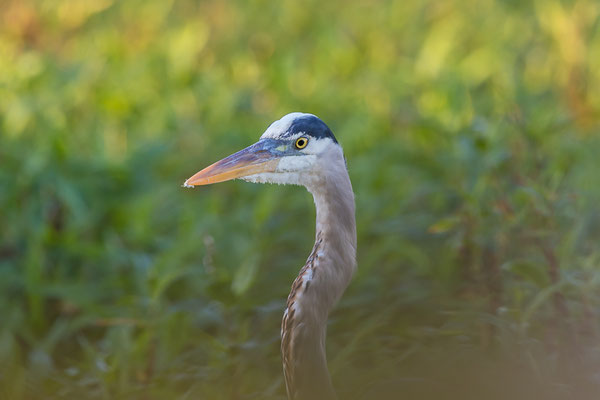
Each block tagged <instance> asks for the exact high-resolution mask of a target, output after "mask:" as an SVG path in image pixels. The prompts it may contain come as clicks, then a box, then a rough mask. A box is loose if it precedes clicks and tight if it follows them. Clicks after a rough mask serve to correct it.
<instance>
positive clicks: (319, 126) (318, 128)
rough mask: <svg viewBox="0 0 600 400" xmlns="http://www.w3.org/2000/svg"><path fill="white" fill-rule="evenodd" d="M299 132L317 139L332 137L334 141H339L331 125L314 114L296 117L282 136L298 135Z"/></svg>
mask: <svg viewBox="0 0 600 400" xmlns="http://www.w3.org/2000/svg"><path fill="white" fill-rule="evenodd" d="M298 133H301V134H305V135H308V136H311V137H313V138H315V139H323V138H330V139H331V140H333V142H334V143H337V140H336V139H335V136H333V132H331V130H330V129H329V127H328V126H327V125H325V123H324V122H323V121H321V120H320V119H319V118H317V117H315V116H314V115H308V116H303V117H299V118H296V119H295V120H294V121H293V122H292V124H291V125H290V127H289V128H288V130H287V131H286V132H285V133H284V134H283V135H282V137H286V136H291V135H296V134H298Z"/></svg>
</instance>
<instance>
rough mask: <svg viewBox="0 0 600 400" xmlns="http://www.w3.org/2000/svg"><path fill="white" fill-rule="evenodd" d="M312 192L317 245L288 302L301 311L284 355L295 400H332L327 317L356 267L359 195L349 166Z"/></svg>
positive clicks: (285, 326)
mask: <svg viewBox="0 0 600 400" xmlns="http://www.w3.org/2000/svg"><path fill="white" fill-rule="evenodd" d="M309 190H310V191H311V193H312V194H313V197H314V200H315V205H316V209H317V222H316V231H317V232H316V241H315V246H314V248H313V251H312V253H311V255H310V257H309V259H308V261H307V263H306V265H305V267H304V268H303V269H302V270H301V271H300V275H299V276H298V278H297V279H296V282H294V286H293V287H296V288H297V290H298V292H296V291H295V289H294V288H293V289H292V293H291V294H290V298H289V299H288V310H291V309H293V310H294V311H296V312H297V314H296V316H295V318H296V320H295V321H293V322H292V324H293V326H294V327H293V328H292V330H294V332H293V339H292V343H290V344H291V346H292V348H293V349H292V350H291V352H289V347H288V346H287V343H286V341H285V338H286V336H285V334H284V340H283V341H282V351H283V353H284V360H285V358H286V356H289V355H293V356H292V357H293V359H294V367H293V372H292V374H293V376H292V377H291V378H292V381H293V382H294V384H293V387H294V389H293V394H291V396H290V398H292V399H294V400H309V399H310V400H332V399H335V398H336V396H335V391H334V389H333V385H332V383H331V378H330V376H329V371H328V369H327V360H326V356H325V337H326V330H327V317H328V315H329V311H330V310H331V308H332V307H333V306H334V305H335V303H336V302H337V301H338V300H339V298H340V297H341V295H342V293H343V292H344V290H345V289H346V287H347V286H348V284H349V283H350V279H351V278H352V274H353V273H354V270H355V269H356V260H355V258H356V221H355V216H354V194H353V192H352V185H351V184H350V179H349V178H348V173H347V172H346V170H345V168H344V170H343V174H342V175H341V178H340V174H338V175H337V177H336V179H335V180H329V181H328V180H325V181H324V182H322V184H321V185H319V186H317V187H313V188H309ZM305 279H309V280H310V282H305ZM309 283H310V286H309ZM290 300H291V301H290ZM288 312H291V311H288ZM291 318H292V319H294V317H291ZM286 322H287V321H286V318H284V328H283V330H282V332H284V331H285V330H287V328H288V327H289V325H287V323H286ZM299 326H302V329H298V328H297V327H299ZM287 333H291V332H287ZM287 333H286V334H287ZM286 352H287V354H286ZM284 364H285V361H284ZM288 390H289V387H288Z"/></svg>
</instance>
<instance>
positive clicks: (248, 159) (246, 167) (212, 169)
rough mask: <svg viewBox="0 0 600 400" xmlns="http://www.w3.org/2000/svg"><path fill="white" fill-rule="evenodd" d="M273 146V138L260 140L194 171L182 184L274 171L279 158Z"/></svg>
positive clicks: (208, 182)
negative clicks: (200, 169)
mask: <svg viewBox="0 0 600 400" xmlns="http://www.w3.org/2000/svg"><path fill="white" fill-rule="evenodd" d="M275 146H276V143H274V141H273V140H261V141H259V142H258V143H255V144H253V145H252V146H250V147H247V148H245V149H244V150H240V151H238V152H237V153H235V154H232V155H230V156H228V157H225V158H224V159H222V160H220V161H217V162H216V163H214V164H212V165H210V166H208V167H206V168H204V169H203V170H202V171H200V172H196V173H195V174H194V175H193V176H192V177H191V178H189V179H188V180H186V181H185V183H184V184H183V186H185V187H193V186H199V185H210V184H211V183H217V182H224V181H228V180H230V179H236V178H242V177H245V176H250V175H255V174H260V173H263V172H275V170H276V168H277V165H278V164H279V160H280V158H281V155H280V154H279V152H278V151H276V150H275Z"/></svg>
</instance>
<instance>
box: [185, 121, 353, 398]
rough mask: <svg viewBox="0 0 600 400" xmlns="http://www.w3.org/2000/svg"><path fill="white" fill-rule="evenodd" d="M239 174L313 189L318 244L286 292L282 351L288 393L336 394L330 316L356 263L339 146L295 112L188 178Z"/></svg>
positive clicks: (212, 179)
mask: <svg viewBox="0 0 600 400" xmlns="http://www.w3.org/2000/svg"><path fill="white" fill-rule="evenodd" d="M236 178H239V179H243V180H246V181H250V182H259V183H279V184H295V185H302V186H304V187H306V188H307V189H308V191H309V192H310V193H312V195H313V198H314V201H315V206H316V209H317V222H316V240H315V245H314V247H313V250H312V252H311V254H310V256H309V258H308V260H307V261H306V264H305V265H304V267H302V269H301V270H300V273H299V274H298V277H297V278H296V279H295V280H294V283H293V284H292V290H291V292H290V294H289V296H288V300H287V303H286V309H285V312H284V315H283V320H282V324H281V353H282V356H283V370H284V376H285V382H286V389H287V393H288V397H289V398H290V399H292V400H331V399H335V398H336V396H335V391H334V390H333V385H332V383H331V378H330V376H329V371H328V369H327V360H326V358H325V336H326V326H327V317H328V315H329V311H330V310H331V308H332V307H333V306H334V305H335V303H336V302H337V301H338V299H339V298H340V297H341V295H342V293H343V292H344V290H345V289H346V287H347V286H348V283H349V282H350V279H351V277H352V274H353V273H354V270H355V269H356V259H355V256H356V221H355V217H354V193H353V192H352V185H351V183H350V178H349V177H348V172H347V170H346V163H345V159H344V153H343V151H342V148H341V147H340V145H339V143H338V142H337V140H336V139H335V136H334V135H333V133H332V132H331V130H330V129H329V128H328V127H327V125H326V124H325V123H324V122H323V121H321V120H320V119H319V118H317V117H316V116H314V115H311V114H302V113H292V114H288V115H286V116H284V117H283V118H281V119H280V120H278V121H275V122H273V123H272V124H271V125H270V126H269V127H268V128H267V130H266V131H265V133H264V134H263V135H262V136H261V138H260V140H259V141H258V142H257V143H255V144H254V145H252V146H250V147H248V148H246V149H244V150H242V151H239V152H237V153H235V154H233V155H231V156H229V157H226V158H224V159H222V160H221V161H218V162H216V163H214V164H213V165H211V166H209V167H207V168H205V169H203V170H202V171H200V172H198V173H196V174H194V175H193V176H192V177H191V178H189V179H188V180H187V181H186V182H185V184H184V185H185V186H196V185H206V184H210V183H216V182H222V181H226V180H229V179H236ZM309 288H310V289H309Z"/></svg>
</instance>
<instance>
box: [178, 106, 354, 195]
mask: <svg viewBox="0 0 600 400" xmlns="http://www.w3.org/2000/svg"><path fill="white" fill-rule="evenodd" d="M340 163H341V165H342V166H343V167H344V168H345V163H344V155H343V152H342V148H341V147H340V145H339V144H338V142H337V140H336V139H335V136H333V133H332V132H331V130H330V129H329V128H328V127H327V125H325V123H324V122H323V121H321V120H320V119H319V118H317V117H316V116H314V115H312V114H304V113H291V114H288V115H286V116H284V117H283V118H281V119H280V120H278V121H275V122H273V123H272V124H271V125H270V126H269V127H268V128H267V130H266V131H265V133H263V135H262V136H261V137H260V140H259V141H258V142H256V143H255V144H253V145H252V146H250V147H247V148H245V149H243V150H241V151H238V152H237V153H235V154H232V155H230V156H228V157H225V158H224V159H222V160H220V161H217V162H216V163H214V164H212V165H210V166H208V167H206V168H204V169H203V170H202V171H200V172H197V173H196V174H194V175H193V176H192V177H191V178H189V179H188V180H186V181H185V183H184V186H186V187H192V186H198V185H208V184H211V183H217V182H223V181H228V180H230V179H243V180H245V181H249V182H258V183H278V184H294V185H304V186H306V187H308V188H310V187H311V186H312V185H314V184H315V183H317V182H319V181H321V180H322V179H323V178H324V177H325V176H326V173H327V170H328V169H329V168H332V167H335V166H338V165H339V164H340Z"/></svg>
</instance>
